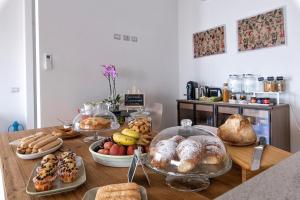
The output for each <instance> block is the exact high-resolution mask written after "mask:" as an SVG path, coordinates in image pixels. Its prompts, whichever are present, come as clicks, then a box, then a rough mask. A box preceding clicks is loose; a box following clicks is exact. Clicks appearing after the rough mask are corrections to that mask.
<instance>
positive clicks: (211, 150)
mask: <svg viewBox="0 0 300 200" xmlns="http://www.w3.org/2000/svg"><path fill="white" fill-rule="evenodd" d="M213 129H214V128H213V127H206V126H192V121H191V120H188V119H184V120H182V121H181V126H176V127H171V128H167V129H164V130H162V131H161V132H160V133H159V134H158V135H157V136H155V138H154V139H153V140H152V142H151V144H150V151H149V153H148V157H147V163H146V164H147V166H148V167H149V168H151V169H152V170H154V171H155V172H158V173H161V174H163V175H166V176H167V178H166V182H167V184H168V185H169V186H170V187H172V188H176V189H178V190H181V191H201V190H204V189H206V188H207V187H208V186H209V178H214V177H217V176H220V175H222V174H224V173H226V172H228V171H229V170H230V169H231V165H232V161H231V158H230V156H229V154H228V152H227V150H226V147H225V145H224V143H223V142H222V141H221V139H220V138H219V137H218V136H217V135H216V134H215V133H214V130H213Z"/></svg>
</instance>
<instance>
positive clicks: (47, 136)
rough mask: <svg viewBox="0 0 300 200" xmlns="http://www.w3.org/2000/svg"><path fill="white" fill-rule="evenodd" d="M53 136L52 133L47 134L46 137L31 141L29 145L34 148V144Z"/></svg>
mask: <svg viewBox="0 0 300 200" xmlns="http://www.w3.org/2000/svg"><path fill="white" fill-rule="evenodd" d="M51 136H52V135H51V134H48V135H45V137H41V138H39V139H37V140H35V141H33V142H31V143H30V144H29V145H28V146H29V147H30V148H33V147H34V145H36V144H37V143H39V142H41V141H43V140H46V139H48V138H50V137H51Z"/></svg>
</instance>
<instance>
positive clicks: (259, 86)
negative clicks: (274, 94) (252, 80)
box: [256, 77, 265, 92]
mask: <svg viewBox="0 0 300 200" xmlns="http://www.w3.org/2000/svg"><path fill="white" fill-rule="evenodd" d="M264 82H265V78H264V77H258V79H257V83H256V92H264V91H265V90H264Z"/></svg>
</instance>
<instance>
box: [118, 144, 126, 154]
mask: <svg viewBox="0 0 300 200" xmlns="http://www.w3.org/2000/svg"><path fill="white" fill-rule="evenodd" d="M125 154H126V148H125V147H124V146H120V148H119V155H120V156H123V155H125Z"/></svg>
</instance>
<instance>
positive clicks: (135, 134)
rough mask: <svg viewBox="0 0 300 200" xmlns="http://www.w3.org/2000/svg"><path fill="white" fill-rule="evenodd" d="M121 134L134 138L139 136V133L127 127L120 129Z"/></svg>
mask: <svg viewBox="0 0 300 200" xmlns="http://www.w3.org/2000/svg"><path fill="white" fill-rule="evenodd" d="M122 134H123V135H126V136H129V137H132V138H135V139H139V138H140V134H139V133H138V132H136V131H134V130H130V129H128V128H125V129H123V131H122Z"/></svg>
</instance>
